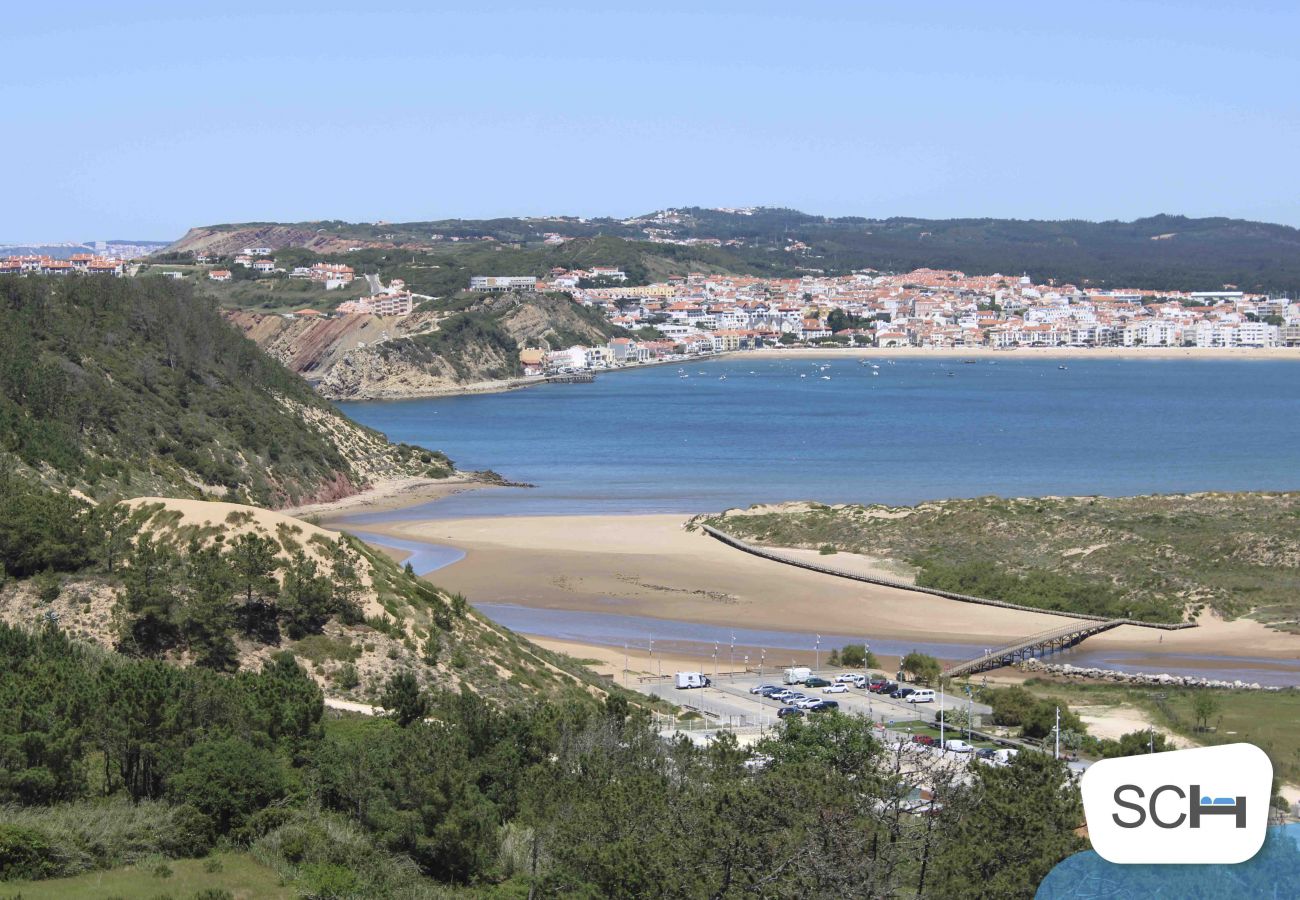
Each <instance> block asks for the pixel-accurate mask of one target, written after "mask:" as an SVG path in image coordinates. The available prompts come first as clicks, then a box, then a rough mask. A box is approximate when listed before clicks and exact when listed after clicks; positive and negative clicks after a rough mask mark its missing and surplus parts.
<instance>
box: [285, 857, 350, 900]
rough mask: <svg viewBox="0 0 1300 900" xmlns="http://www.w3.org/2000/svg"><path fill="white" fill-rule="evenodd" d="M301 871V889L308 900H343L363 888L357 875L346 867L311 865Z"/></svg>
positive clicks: (324, 864) (326, 864)
mask: <svg viewBox="0 0 1300 900" xmlns="http://www.w3.org/2000/svg"><path fill="white" fill-rule="evenodd" d="M299 871H300V874H299V876H298V877H299V888H300V889H301V890H302V895H303V897H306V898H308V900H343V898H345V897H351V896H353V895H355V894H356V893H357V892H358V890H359V889H360V887H361V880H360V879H359V878H358V877H357V874H356V873H355V872H353V871H352V870H351V869H349V868H346V867H345V866H339V865H334V864H332V863H309V864H307V865H305V866H303V867H302V868H301V869H300V870H299Z"/></svg>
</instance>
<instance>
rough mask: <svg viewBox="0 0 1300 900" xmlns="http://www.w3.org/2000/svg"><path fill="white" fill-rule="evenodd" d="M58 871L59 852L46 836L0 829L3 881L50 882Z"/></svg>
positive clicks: (8, 827)
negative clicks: (25, 879) (43, 880)
mask: <svg viewBox="0 0 1300 900" xmlns="http://www.w3.org/2000/svg"><path fill="white" fill-rule="evenodd" d="M59 870H60V865H59V861H58V859H57V858H56V850H55V848H54V847H53V846H52V845H51V844H50V841H49V839H48V838H47V837H46V836H45V835H44V834H42V833H41V832H39V831H36V830H35V829H32V828H20V827H18V826H15V825H0V880H3V881H14V880H17V879H19V878H32V879H36V878H49V877H51V876H53V875H56V874H58V872H59Z"/></svg>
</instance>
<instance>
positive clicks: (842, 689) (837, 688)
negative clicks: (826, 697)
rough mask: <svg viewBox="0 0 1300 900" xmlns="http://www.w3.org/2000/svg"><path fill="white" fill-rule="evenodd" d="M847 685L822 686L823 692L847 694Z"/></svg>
mask: <svg viewBox="0 0 1300 900" xmlns="http://www.w3.org/2000/svg"><path fill="white" fill-rule="evenodd" d="M848 692H849V686H848V685H847V684H842V683H841V684H828V685H826V687H824V688H822V693H823V694H847V693H848Z"/></svg>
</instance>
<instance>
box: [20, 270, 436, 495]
mask: <svg viewBox="0 0 1300 900" xmlns="http://www.w3.org/2000/svg"><path fill="white" fill-rule="evenodd" d="M0 459H2V460H3V462H4V464H5V465H6V466H8V467H10V468H12V469H14V470H15V471H19V472H21V473H25V474H26V475H27V476H28V477H30V478H32V479H34V480H37V481H40V482H42V483H44V484H47V485H52V486H58V487H62V488H75V489H77V490H79V491H82V492H83V493H85V494H87V495H90V496H94V497H104V496H132V495H139V494H160V495H165V496H190V497H197V496H213V495H215V496H220V497H224V498H225V499H229V500H235V501H244V502H251V503H254V504H258V505H263V506H272V507H274V506H280V505H284V504H287V503H293V502H305V501H309V500H313V499H331V498H333V497H338V496H345V495H347V494H350V493H354V492H356V490H358V489H359V487H360V486H361V485H363V484H365V483H366V482H367V481H368V480H369V479H371V478H374V477H377V476H380V475H384V474H410V475H415V474H423V475H428V476H433V477H439V476H444V475H447V474H450V472H451V463H450V461H449V460H447V459H446V457H444V456H442V455H441V454H438V453H434V452H430V451H426V450H422V449H419V448H415V447H403V446H394V445H392V444H389V443H388V441H387V440H386V439H385V438H384V437H383V436H382V435H380V434H379V433H377V432H374V431H371V430H369V429H366V428H362V427H361V426H359V425H357V424H355V423H353V422H351V421H349V420H348V419H346V418H345V417H343V416H341V415H340V414H338V413H337V412H336V411H335V410H334V409H333V408H332V407H330V406H329V405H328V404H327V403H325V402H324V401H322V400H321V399H320V398H319V397H317V396H316V395H315V394H314V392H312V391H311V389H310V388H309V387H308V386H307V385H306V384H305V383H304V382H303V381H302V380H301V379H300V378H298V377H297V376H296V375H294V374H292V373H290V372H288V371H286V370H285V369H284V368H283V367H281V366H280V365H279V364H278V363H276V362H275V361H274V360H272V359H270V358H269V357H267V356H266V355H265V354H264V353H263V352H262V351H260V350H259V349H258V348H257V346H256V345H255V344H253V343H252V342H251V341H248V340H247V339H245V338H244V337H243V336H242V335H240V334H239V333H238V331H236V330H235V329H233V328H232V327H231V326H230V325H229V324H227V323H226V322H225V321H224V320H223V319H222V317H221V316H220V314H219V313H218V312H217V310H216V308H215V307H214V306H213V305H212V303H211V302H210V301H208V300H206V299H204V298H202V297H199V296H196V295H195V293H194V291H193V289H192V288H191V287H189V286H187V285H184V284H177V283H175V282H171V281H169V280H166V279H161V278H143V279H112V278H68V279H44V278H19V277H6V278H0Z"/></svg>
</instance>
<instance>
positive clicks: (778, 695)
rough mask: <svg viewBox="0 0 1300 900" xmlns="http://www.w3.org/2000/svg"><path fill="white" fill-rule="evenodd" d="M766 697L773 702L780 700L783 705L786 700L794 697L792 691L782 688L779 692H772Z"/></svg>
mask: <svg viewBox="0 0 1300 900" xmlns="http://www.w3.org/2000/svg"><path fill="white" fill-rule="evenodd" d="M767 696H768V697H770V698H771V699H773V700H780V701H781V702H782V703H784V702H785V701H786V700H789V699H790V698H791V697H793V696H794V691H792V690H790V689H789V688H782V689H781V690H779V691H773V692H772V693H770V694H768V695H767Z"/></svg>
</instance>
